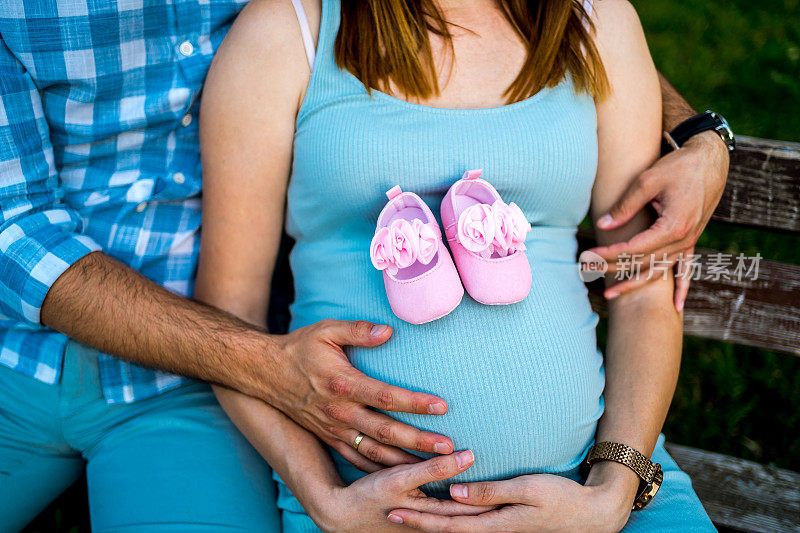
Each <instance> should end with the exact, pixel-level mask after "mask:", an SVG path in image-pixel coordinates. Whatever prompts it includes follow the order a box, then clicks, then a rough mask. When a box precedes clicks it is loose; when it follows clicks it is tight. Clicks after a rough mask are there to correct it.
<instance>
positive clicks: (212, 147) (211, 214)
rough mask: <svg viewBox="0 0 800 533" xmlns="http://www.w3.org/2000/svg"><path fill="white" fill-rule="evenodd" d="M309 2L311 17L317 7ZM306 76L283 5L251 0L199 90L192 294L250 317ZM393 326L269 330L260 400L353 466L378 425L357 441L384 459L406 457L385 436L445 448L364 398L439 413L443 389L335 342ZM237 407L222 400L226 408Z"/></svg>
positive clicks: (261, 288)
mask: <svg viewBox="0 0 800 533" xmlns="http://www.w3.org/2000/svg"><path fill="white" fill-rule="evenodd" d="M307 4H308V5H307V11H308V12H309V14H310V15H311V18H312V22H316V26H318V24H319V6H318V4H317V5H316V9H312V8H313V7H315V6H314V5H312V4H314V3H313V2H307ZM308 80H309V68H308V63H307V59H306V55H305V50H304V48H303V42H302V39H301V36H300V31H299V26H298V22H297V18H296V15H295V12H294V9H293V7H292V4H291V3H290V2H289V0H255V1H254V2H252V3H251V4H249V5H248V6H247V7H246V8H245V9H244V10H243V12H242V14H241V15H240V16H239V18H238V19H237V20H236V23H235V24H234V25H233V27H232V28H231V30H230V31H229V32H228V35H227V36H226V38H225V41H224V42H223V43H222V45H221V46H220V48H219V51H218V52H217V55H216V57H215V58H214V61H213V64H212V67H211V70H210V72H209V75H208V78H207V81H206V84H205V88H204V92H203V100H202V108H201V113H200V118H201V124H200V130H201V131H200V142H201V153H202V156H203V189H204V190H203V231H202V243H201V252H200V262H199V269H198V274H197V282H196V287H195V298H197V299H199V300H202V301H204V302H206V303H209V304H211V305H213V306H215V307H218V308H221V309H224V310H226V311H228V312H230V313H232V314H234V315H236V316H237V317H239V318H241V319H243V320H245V321H246V322H249V323H251V324H254V325H256V326H259V327H264V325H265V322H266V312H267V304H268V301H269V286H270V282H271V278H272V273H273V268H274V263H275V259H276V256H277V250H278V244H279V240H280V235H281V230H282V227H283V213H284V201H285V197H286V187H287V183H288V176H289V172H290V168H291V159H292V142H293V137H294V127H295V120H296V115H297V111H298V108H299V106H300V103H301V101H302V98H303V97H304V92H305V88H306V86H307V84H308ZM390 335H391V328H388V327H383V328H373V325H372V324H370V323H368V322H365V321H356V322H343V321H322V322H319V323H317V324H314V325H311V326H308V327H306V328H301V329H299V330H297V331H294V332H292V333H290V334H288V335H283V336H272V338H274V339H275V343H276V344H277V345H278V346H279V349H280V351H281V355H282V357H278V358H276V360H275V363H274V364H275V365H283V367H276V368H268V369H266V370H267V371H268V372H272V373H274V374H275V375H277V376H280V377H282V381H281V388H280V392H276V393H275V394H274V395H273V397H270V398H266V399H265V400H266V402H267V403H268V404H269V405H271V406H272V407H275V408H277V409H279V410H280V411H282V412H283V413H284V414H286V415H287V416H290V417H291V418H292V419H293V420H294V421H295V422H297V423H299V424H300V425H301V426H303V427H304V428H306V429H308V430H310V431H312V432H313V433H314V434H316V435H318V436H319V437H320V438H322V439H324V440H325V442H327V443H329V444H331V445H332V446H334V447H336V448H337V449H341V450H343V454H344V455H345V456H346V457H347V458H348V459H349V460H351V461H352V462H353V463H354V464H356V465H357V466H360V467H362V468H364V467H370V466H371V467H373V468H375V467H377V465H375V464H374V463H373V462H370V461H365V459H364V457H362V456H361V455H360V454H357V453H354V450H351V449H349V448H348V444H349V443H350V442H352V439H353V438H354V436H355V435H356V434H358V432H363V433H364V434H366V435H368V436H370V437H373V436H377V435H384V436H385V437H384V439H383V442H379V440H378V439H373V438H365V439H364V443H363V444H364V446H363V447H362V449H361V451H362V452H363V453H365V454H369V456H370V457H371V458H372V459H374V460H375V461H378V462H380V463H382V464H397V463H399V462H408V461H411V460H413V457H412V456H410V455H409V454H407V453H405V452H402V451H400V450H399V449H397V448H394V447H392V446H388V445H387V444H391V445H394V446H399V447H402V448H409V449H414V450H418V451H427V452H434V451H436V450H434V446H435V445H437V444H438V445H439V446H437V449H438V450H439V451H442V450H443V451H444V452H445V453H447V452H449V451H452V443H451V442H450V440H449V439H447V438H446V437H443V436H440V435H434V434H432V433H428V432H423V431H420V430H418V429H416V428H413V427H410V426H407V425H405V424H402V423H400V422H398V421H396V420H393V419H391V418H389V417H387V416H386V415H383V414H380V413H377V412H375V411H373V410H371V409H369V407H378V408H384V409H385V408H386V407H390V408H391V409H392V410H400V411H407V412H413V413H419V414H429V413H433V412H438V413H442V414H443V413H444V412H445V411H446V408H447V407H446V403H445V402H444V400H442V399H440V398H436V397H434V396H431V395H428V394H422V393H414V392H409V391H405V390H403V389H399V388H397V387H392V386H389V385H387V384H385V383H381V382H379V381H376V380H373V379H371V378H368V377H367V376H365V375H364V374H362V373H360V372H358V371H357V370H356V369H354V368H353V367H352V365H350V363H349V361H348V360H347V358H346V357H345V355H344V352H343V351H342V350H341V346H343V345H359V346H367V347H368V346H376V345H378V344H381V343H383V342H385V341H386V340H387V339H388V338H389V336H390ZM284 367H285V368H284ZM259 370H261V369H259ZM222 391H223V389H221V388H218V392H219V394H220V399H221V402H222V403H223V404H224V405H225V407H227V408H231V406H232V405H233V404H235V403H238V402H247V400H246V397H245V396H244V395H240V394H236V393H234V392H232V391H225V392H222ZM223 397H224V398H223ZM387 401H391V402H392V403H393V404H394V405H393V406H388V404H387ZM264 405H266V404H264ZM244 411H245V410H244V409H241V410H239V409H232V408H231V412H232V413H241V412H244ZM234 416H236V415H235V414H234ZM334 416H336V418H334ZM234 421H235V422H239V421H237V420H234Z"/></svg>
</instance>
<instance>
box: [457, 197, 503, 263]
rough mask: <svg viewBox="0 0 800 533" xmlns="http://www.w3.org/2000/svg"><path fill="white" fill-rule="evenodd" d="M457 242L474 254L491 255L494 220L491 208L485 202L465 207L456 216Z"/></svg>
mask: <svg viewBox="0 0 800 533" xmlns="http://www.w3.org/2000/svg"><path fill="white" fill-rule="evenodd" d="M457 235H458V242H460V243H461V245H462V246H463V247H464V248H466V249H467V250H469V251H470V252H475V253H476V254H482V255H483V254H485V252H488V255H491V250H490V246H491V244H492V241H494V235H495V220H494V213H493V212H492V208H491V206H489V205H486V204H475V205H473V206H472V207H469V208H467V209H465V210H464V211H463V212H462V213H461V215H460V216H459V217H458V233H457Z"/></svg>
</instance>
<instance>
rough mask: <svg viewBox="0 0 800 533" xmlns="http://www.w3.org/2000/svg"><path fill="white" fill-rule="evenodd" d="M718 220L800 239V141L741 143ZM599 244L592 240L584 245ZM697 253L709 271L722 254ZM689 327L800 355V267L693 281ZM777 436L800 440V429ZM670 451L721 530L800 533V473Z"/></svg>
mask: <svg viewBox="0 0 800 533" xmlns="http://www.w3.org/2000/svg"><path fill="white" fill-rule="evenodd" d="M713 220H715V221H718V222H724V223H726V224H736V225H746V226H751V227H757V228H761V229H766V230H771V231H780V232H789V233H792V234H800V143H787V142H780V141H771V140H764V139H755V138H749V137H743V138H740V139H739V140H738V146H737V150H736V151H735V152H734V154H733V157H732V159H731V168H730V174H729V176H728V183H727V186H726V188H725V193H724V195H723V198H722V200H721V202H720V204H719V206H718V207H717V210H716V212H715V213H714V216H713ZM589 239H590V236H587V235H586V234H583V238H582V241H584V242H582V243H581V244H582V245H589V244H590V242H589ZM697 253H698V254H701V257H700V260H699V261H698V263H699V264H700V265H701V268H702V267H703V266H705V265H707V264H708V261H709V254H712V253H715V252H714V251H713V250H697ZM702 270H703V272H705V269H704V268H703V269H702ZM601 291H602V282H594V283H592V284H590V296H591V298H592V305H593V306H594V307H595V309H596V310H597V312H598V313H600V314H603V313H604V307H605V303H604V300H603V299H602V296H601V294H602V292H601ZM684 328H685V333H686V335H692V336H696V337H703V338H707V339H716V340H721V341H726V342H731V343H735V344H742V345H749V346H757V347H760V348H767V349H771V350H779V351H783V352H786V353H788V354H794V355H800V266H798V265H789V264H784V263H778V262H774V261H767V260H764V259H762V260H761V261H760V263H759V272H758V278H757V279H756V280H752V279H744V280H742V281H738V280H736V279H725V278H721V279H719V280H718V281H714V280H698V281H693V282H692V287H691V290H690V292H689V297H688V299H687V302H686V307H685V313H684ZM691 356H692V354H690V353H689V354H684V357H691ZM777 429H778V430H779V431H786V432H788V433H790V434H791V433H794V434H795V435H796V436H797V437H798V438H800V430H798V428H791V427H785V428H777ZM667 449H668V450H669V451H670V453H671V454H672V455H673V457H674V458H675V460H676V461H677V462H678V464H680V466H681V468H683V469H684V470H685V471H686V472H687V473H688V474H689V475H690V476H691V477H692V481H693V484H694V488H695V490H696V492H697V494H698V496H699V497H700V500H701V501H702V502H703V505H704V506H705V508H706V510H707V511H708V514H709V515H710V516H711V518H712V520H713V521H714V523H715V524H717V525H718V526H720V527H724V528H729V529H734V530H739V531H757V532H764V533H773V532H786V531H800V474H798V473H796V472H792V471H789V470H785V469H780V468H774V467H771V466H767V465H762V464H759V463H754V462H751V461H745V460H743V459H738V458H735V457H730V456H726V455H721V454H718V453H714V452H711V451H705V450H699V449H695V448H690V447H688V446H681V445H678V444H667Z"/></svg>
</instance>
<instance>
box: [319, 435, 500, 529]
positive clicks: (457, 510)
mask: <svg viewBox="0 0 800 533" xmlns="http://www.w3.org/2000/svg"><path fill="white" fill-rule="evenodd" d="M474 461H475V457H474V456H473V454H472V452H470V451H468V450H466V451H460V452H456V453H453V454H450V455H443V456H440V457H435V458H433V459H429V460H427V461H424V462H421V463H417V464H413V465H401V466H395V467H393V468H387V469H384V470H380V471H378V472H376V473H373V474H370V475H368V476H365V477H363V478H361V479H359V480H357V481H356V482H354V483H353V484H352V485H350V486H347V487H335V488H332V489H331V491H330V493H328V494H325V495H320V496H318V497H317V498H316V501H317V502H319V504H317V505H311V506H309V508H308V509H307V510H308V512H309V515H310V516H311V517H312V519H313V520H314V522H315V523H316V524H317V525H318V526H319V527H320V528H321V529H322V530H323V531H329V532H337V533H338V532H342V533H344V532H351V531H352V532H359V533H360V532H364V531H409V530H410V528H409V527H407V526H405V525H403V524H392V523H390V522H387V519H386V516H387V514H388V513H389V511H391V510H392V509H395V508H397V507H403V508H405V509H413V510H415V511H418V512H423V513H426V514H430V515H432V516H450V515H461V516H469V515H475V514H480V513H485V512H487V511H489V510H491V509H492V507H491V506H481V505H477V506H476V505H472V504H464V503H458V502H454V501H451V500H438V499H436V498H429V497H427V496H425V494H423V492H422V491H421V490H419V487H420V486H421V485H424V484H426V483H431V482H433V481H441V480H444V479H449V478H451V477H453V476H455V475H456V474H460V473H461V472H464V471H465V470H467V469H468V468H469V467H471V466H472V464H473V463H474Z"/></svg>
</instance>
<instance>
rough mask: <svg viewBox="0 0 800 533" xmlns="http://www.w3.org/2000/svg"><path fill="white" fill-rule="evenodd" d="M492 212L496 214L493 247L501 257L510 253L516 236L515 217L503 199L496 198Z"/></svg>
mask: <svg viewBox="0 0 800 533" xmlns="http://www.w3.org/2000/svg"><path fill="white" fill-rule="evenodd" d="M492 214H493V215H494V241H492V247H493V248H494V253H496V254H497V255H499V256H500V257H505V256H507V255H508V252H509V249H510V248H511V246H512V242H513V238H514V217H513V215H512V213H511V210H510V209H509V207H508V206H507V205H506V203H505V202H503V201H502V200H496V201H495V202H494V203H493V204H492Z"/></svg>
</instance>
